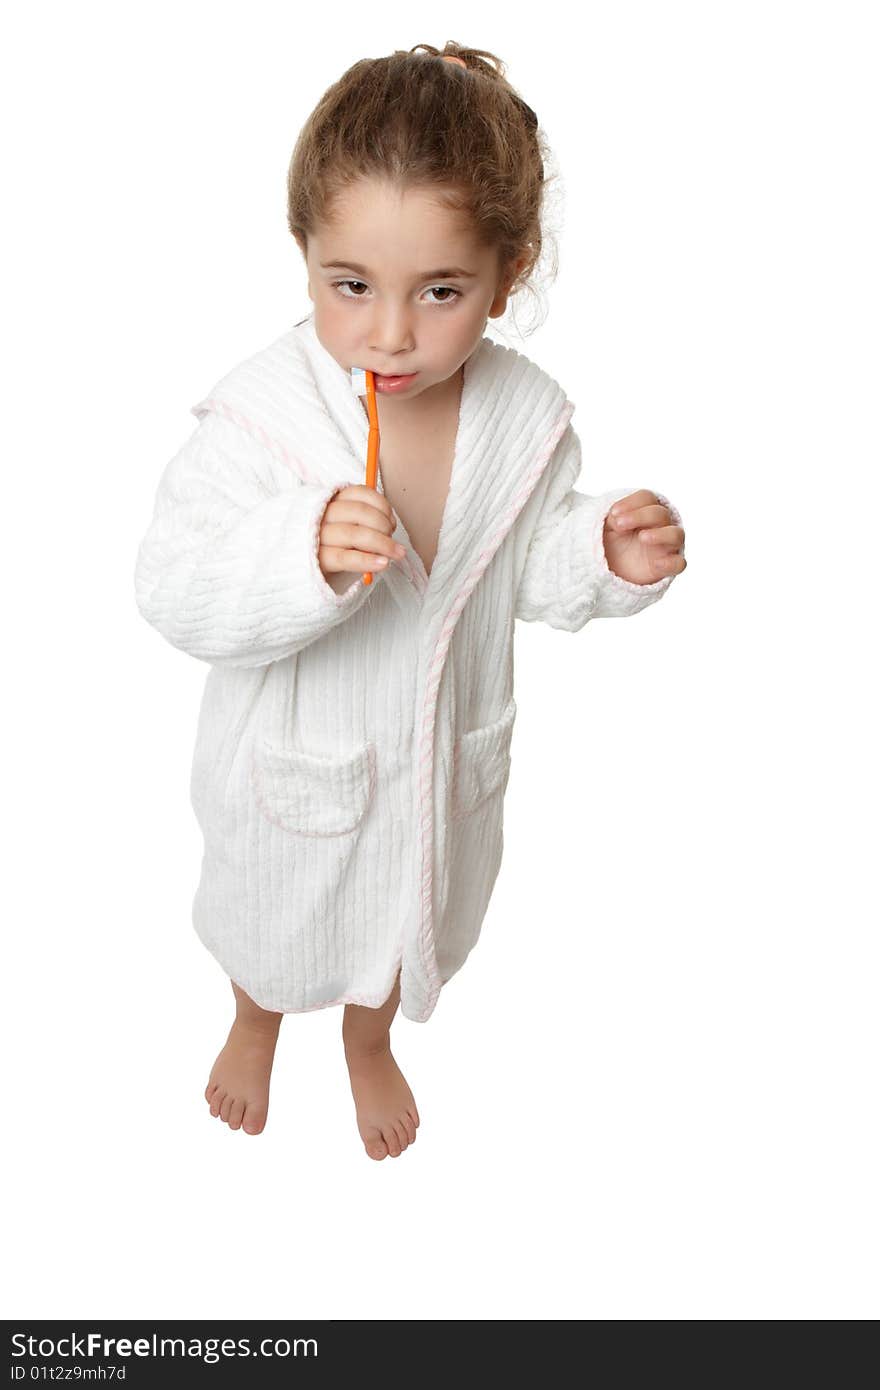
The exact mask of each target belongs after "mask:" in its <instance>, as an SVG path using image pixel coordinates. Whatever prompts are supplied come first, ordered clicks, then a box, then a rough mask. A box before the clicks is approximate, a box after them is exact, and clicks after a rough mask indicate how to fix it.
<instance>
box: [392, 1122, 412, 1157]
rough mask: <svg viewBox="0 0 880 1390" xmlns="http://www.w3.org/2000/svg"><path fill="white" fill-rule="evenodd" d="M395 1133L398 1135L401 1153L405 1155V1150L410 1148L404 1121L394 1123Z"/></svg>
mask: <svg viewBox="0 0 880 1390" xmlns="http://www.w3.org/2000/svg"><path fill="white" fill-rule="evenodd" d="M394 1133H395V1134H396V1135H397V1142H398V1144H399V1145H400V1151H401V1153H403V1150H404V1149H408V1148H409V1135H408V1134H407V1132H406V1127H405V1125H404V1123H403V1120H395V1121H394Z"/></svg>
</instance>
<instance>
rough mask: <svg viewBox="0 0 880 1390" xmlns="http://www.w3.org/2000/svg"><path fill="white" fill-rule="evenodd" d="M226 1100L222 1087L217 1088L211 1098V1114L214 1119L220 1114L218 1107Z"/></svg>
mask: <svg viewBox="0 0 880 1390" xmlns="http://www.w3.org/2000/svg"><path fill="white" fill-rule="evenodd" d="M225 1099H226V1092H225V1091H224V1089H223V1087H222V1086H218V1087H217V1089H216V1090H215V1092H214V1094H213V1096H212V1097H211V1114H212V1115H214V1116H215V1117H216V1116H217V1115H219V1114H220V1106H221V1105H222V1104H223V1102H224V1100H225Z"/></svg>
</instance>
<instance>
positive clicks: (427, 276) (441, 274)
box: [320, 261, 477, 280]
mask: <svg viewBox="0 0 880 1390" xmlns="http://www.w3.org/2000/svg"><path fill="white" fill-rule="evenodd" d="M320 265H321V269H322V270H353V271H355V272H356V274H358V275H365V276H366V277H367V279H372V272H371V271H369V270H367V268H366V266H363V265H358V263H357V261H321V262H320ZM476 274H477V272H476V271H475V270H462V269H461V267H460V266H452V268H451V269H446V270H424V271H422V272H421V274H419V275H417V276H416V277H415V278H416V279H417V280H451V279H455V278H458V279H462V280H464V279H468V280H474V279H476Z"/></svg>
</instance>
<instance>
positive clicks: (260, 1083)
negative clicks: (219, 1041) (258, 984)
mask: <svg viewBox="0 0 880 1390" xmlns="http://www.w3.org/2000/svg"><path fill="white" fill-rule="evenodd" d="M232 988H233V991H234V993H235V998H236V1017H235V1022H234V1023H233V1025H232V1027H231V1028H230V1030H229V1037H228V1038H227V1039H226V1044H225V1046H224V1047H223V1049H222V1051H221V1052H220V1054H219V1056H218V1057H217V1060H216V1061H215V1063H214V1065H213V1067H212V1068H211V1075H210V1077H209V1079H208V1084H207V1086H206V1087H205V1100H206V1101H207V1102H208V1104H209V1106H210V1107H211V1114H212V1115H214V1116H215V1117H216V1116H219V1117H220V1119H221V1120H225V1122H226V1123H227V1124H228V1125H229V1128H230V1129H243V1130H244V1131H245V1133H246V1134H259V1133H260V1132H261V1131H262V1130H263V1129H264V1127H265V1124H266V1118H267V1116H268V1113H269V1078H270V1076H271V1075H272V1062H273V1060H274V1057H275V1044H276V1043H277V1041H278V1029H279V1026H280V1024H281V1014H276V1013H269V1012H268V1011H267V1010H265V1009H261V1008H260V1007H259V1005H258V1004H255V1003H254V1002H253V1000H252V999H250V998H249V996H248V995H246V994H245V993H244V990H241V989H239V987H238V985H236V984H235V983H234V982H233V985H232Z"/></svg>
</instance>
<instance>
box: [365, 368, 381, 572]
mask: <svg viewBox="0 0 880 1390" xmlns="http://www.w3.org/2000/svg"><path fill="white" fill-rule="evenodd" d="M366 377H367V415H368V416H369V421H370V430H369V434H368V435H367V477H366V483H367V487H372V488H375V486H376V478H377V476H378V465H379V412H378V410H377V409H376V382H375V378H374V376H373V373H372V372H367V373H366ZM372 582H373V575H372V572H371V571H369V570H368V571H367V573H366V574H365V575H364V583H365V584H372Z"/></svg>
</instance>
